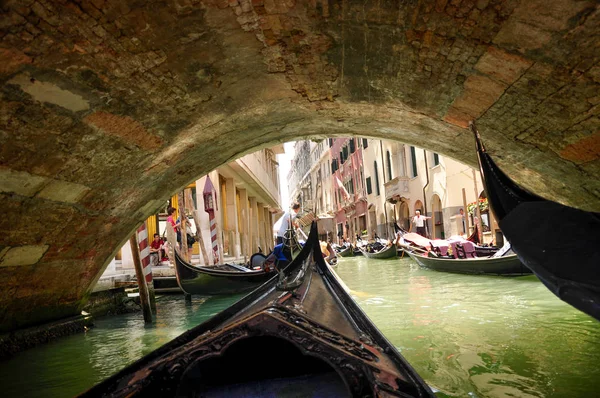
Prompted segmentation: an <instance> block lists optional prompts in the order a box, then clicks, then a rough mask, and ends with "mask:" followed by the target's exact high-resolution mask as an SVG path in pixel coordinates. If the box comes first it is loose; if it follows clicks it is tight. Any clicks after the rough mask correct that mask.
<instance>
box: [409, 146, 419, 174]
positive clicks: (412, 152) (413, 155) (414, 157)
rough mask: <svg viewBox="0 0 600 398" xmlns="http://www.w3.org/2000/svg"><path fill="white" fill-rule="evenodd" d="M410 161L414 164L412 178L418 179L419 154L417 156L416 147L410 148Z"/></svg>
mask: <svg viewBox="0 0 600 398" xmlns="http://www.w3.org/2000/svg"><path fill="white" fill-rule="evenodd" d="M410 160H411V163H412V176H413V177H416V176H417V175H418V173H417V154H416V151H415V147H414V146H411V147H410Z"/></svg>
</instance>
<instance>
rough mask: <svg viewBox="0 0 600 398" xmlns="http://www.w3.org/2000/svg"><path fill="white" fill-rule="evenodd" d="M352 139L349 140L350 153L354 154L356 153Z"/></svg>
mask: <svg viewBox="0 0 600 398" xmlns="http://www.w3.org/2000/svg"><path fill="white" fill-rule="evenodd" d="M354 142H355V141H354V138H352V139H351V140H350V153H354V152H355V151H356V146H355V144H354Z"/></svg>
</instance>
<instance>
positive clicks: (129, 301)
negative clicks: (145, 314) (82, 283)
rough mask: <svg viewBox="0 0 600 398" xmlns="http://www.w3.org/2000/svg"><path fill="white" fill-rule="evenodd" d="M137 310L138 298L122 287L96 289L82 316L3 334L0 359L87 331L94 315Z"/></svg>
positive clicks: (99, 315)
mask: <svg viewBox="0 0 600 398" xmlns="http://www.w3.org/2000/svg"><path fill="white" fill-rule="evenodd" d="M137 311H141V307H140V303H139V298H138V297H130V296H129V295H128V294H127V291H126V289H125V288H123V287H119V288H113V289H106V290H102V291H97V292H94V293H92V294H91V295H90V298H89V300H88V302H87V303H86V305H85V307H84V308H83V311H82V312H81V314H79V315H75V316H71V317H68V318H63V319H60V320H57V321H54V322H50V323H45V324H42V325H37V326H32V327H29V328H25V329H19V330H14V331H12V332H10V333H4V334H0V360H1V359H4V358H7V357H10V356H12V355H14V354H16V353H18V352H20V351H23V350H26V349H28V348H31V347H34V346H37V345H39V344H44V343H48V342H50V341H52V340H55V339H57V338H60V337H64V336H69V335H72V334H76V333H81V332H85V331H87V330H88V329H90V328H92V327H93V326H94V319H95V318H99V317H101V316H104V315H114V314H124V313H128V312H137Z"/></svg>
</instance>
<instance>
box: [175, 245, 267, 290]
mask: <svg viewBox="0 0 600 398" xmlns="http://www.w3.org/2000/svg"><path fill="white" fill-rule="evenodd" d="M175 273H176V276H177V283H178V284H179V286H180V287H181V290H183V291H184V292H185V293H187V294H194V295H202V296H215V295H227V294H236V293H243V292H248V291H251V290H253V289H255V288H256V287H258V286H259V285H261V284H263V283H265V282H266V281H268V280H269V279H271V278H273V277H274V276H275V275H276V272H275V270H272V271H270V272H265V271H263V270H259V271H247V272H245V271H234V270H231V271H224V270H218V269H213V268H212V267H195V266H193V265H190V264H188V263H187V262H185V261H184V260H183V259H182V258H181V257H179V255H178V254H177V253H176V254H175Z"/></svg>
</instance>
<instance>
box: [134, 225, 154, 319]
mask: <svg viewBox="0 0 600 398" xmlns="http://www.w3.org/2000/svg"><path fill="white" fill-rule="evenodd" d="M136 234H137V243H138V247H139V250H140V262H141V263H142V271H143V276H144V279H145V280H146V285H147V287H148V296H149V299H150V306H151V307H152V310H153V312H156V299H155V297H154V283H153V281H152V266H151V265H150V245H149V244H148V229H147V228H146V223H145V222H144V223H143V224H142V225H140V227H139V228H138V229H137V231H136Z"/></svg>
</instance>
